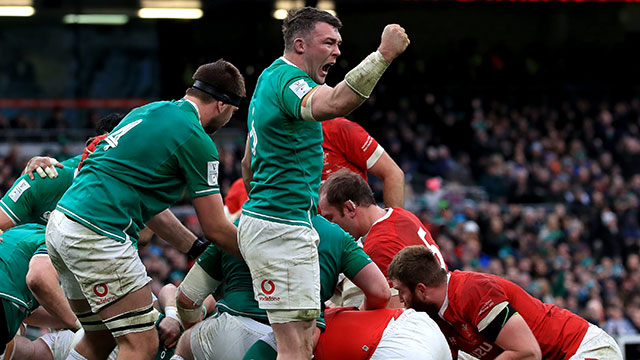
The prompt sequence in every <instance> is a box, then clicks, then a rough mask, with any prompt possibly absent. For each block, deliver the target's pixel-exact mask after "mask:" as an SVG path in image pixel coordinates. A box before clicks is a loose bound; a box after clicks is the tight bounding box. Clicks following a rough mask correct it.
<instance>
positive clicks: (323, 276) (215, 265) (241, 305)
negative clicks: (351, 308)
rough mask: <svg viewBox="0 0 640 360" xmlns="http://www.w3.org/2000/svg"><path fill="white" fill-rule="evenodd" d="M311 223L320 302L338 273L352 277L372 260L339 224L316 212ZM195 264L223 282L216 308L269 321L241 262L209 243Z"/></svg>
mask: <svg viewBox="0 0 640 360" xmlns="http://www.w3.org/2000/svg"><path fill="white" fill-rule="evenodd" d="M312 223H313V224H312V225H313V227H314V228H315V229H316V231H317V232H318V235H319V236H320V244H319V245H318V258H319V262H320V288H321V290H320V301H322V302H325V301H327V300H329V299H330V298H331V296H333V293H334V291H335V288H336V285H337V283H338V275H339V274H340V273H344V274H345V275H346V276H347V277H348V278H353V277H354V276H356V274H358V272H359V271H360V270H362V268H364V267H365V266H366V265H367V264H369V263H370V262H371V259H370V258H369V256H368V255H367V254H365V252H364V250H362V248H361V247H360V246H358V244H357V243H356V242H355V240H354V239H353V238H352V237H351V235H349V234H348V233H346V232H345V231H344V230H342V229H341V228H340V227H339V226H338V225H336V224H334V223H331V222H329V221H328V220H326V219H325V218H323V217H322V216H320V215H316V216H315V217H314V218H313V222H312ZM198 265H200V266H201V267H202V269H204V270H205V271H206V272H207V273H208V274H209V276H211V277H212V278H214V279H216V280H218V281H221V282H224V283H225V285H226V288H225V293H224V299H222V300H220V301H219V302H218V303H217V305H216V308H217V310H218V311H221V312H228V313H230V314H231V315H240V316H246V317H250V318H252V319H254V320H257V321H261V322H266V321H268V320H267V314H266V312H265V311H264V310H262V309H260V308H258V302H257V301H256V300H255V298H254V295H253V285H252V282H251V273H250V272H249V267H247V265H246V264H245V263H244V261H242V260H239V259H237V258H235V257H233V256H231V255H229V254H227V253H225V252H224V251H222V250H220V249H219V248H217V247H216V246H215V245H213V244H212V245H209V247H208V248H207V249H206V250H205V252H204V253H203V254H202V255H201V256H200V258H199V259H198ZM318 323H319V325H324V319H322V318H320V319H318Z"/></svg>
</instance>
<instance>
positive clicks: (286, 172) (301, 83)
mask: <svg viewBox="0 0 640 360" xmlns="http://www.w3.org/2000/svg"><path fill="white" fill-rule="evenodd" d="M315 86H317V84H316V83H315V82H314V81H313V80H312V79H311V78H310V77H309V75H307V74H306V73H305V72H304V71H302V70H301V69H299V68H298V67H297V66H295V65H293V64H292V63H291V62H289V61H287V60H286V59H284V58H279V59H277V60H276V61H274V62H273V63H272V64H271V66H269V67H268V68H266V69H265V70H264V71H263V72H262V74H261V75H260V77H259V78H258V83H257V84H256V90H255V91H254V93H253V97H252V98H251V104H250V105H249V118H248V123H247V126H248V128H249V141H250V151H251V170H252V172H253V181H252V182H251V192H250V193H249V201H247V203H246V204H245V205H244V208H243V209H242V213H243V214H245V215H248V216H252V217H257V218H261V219H263V220H267V221H273V222H278V223H283V224H288V225H302V226H307V227H310V226H311V225H310V223H311V218H313V216H314V215H315V214H316V213H317V208H318V189H319V187H320V175H321V174H322V126H321V125H320V123H319V122H315V121H306V120H303V119H302V118H301V116H300V104H301V103H302V99H303V98H304V96H305V95H306V94H308V93H309V91H311V89H313V87H315Z"/></svg>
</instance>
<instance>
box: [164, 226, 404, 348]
mask: <svg viewBox="0 0 640 360" xmlns="http://www.w3.org/2000/svg"><path fill="white" fill-rule="evenodd" d="M312 224H313V226H314V228H315V229H316V230H317V231H318V234H319V236H320V244H319V246H318V253H319V259H320V281H321V294H320V298H321V300H322V301H325V300H327V299H329V298H330V297H331V295H332V294H333V291H334V290H335V286H336V284H337V283H338V276H339V274H340V273H344V274H345V275H346V276H347V277H348V278H350V279H352V280H353V281H354V283H355V284H356V285H358V286H360V287H361V288H362V290H363V291H364V293H365V294H366V300H365V303H364V308H367V309H378V308H383V307H385V306H386V304H387V301H388V299H389V297H390V294H391V293H390V291H389V289H388V286H387V284H386V280H384V276H381V275H382V273H381V272H380V269H378V267H377V266H376V265H375V264H373V263H372V262H371V259H369V257H368V256H367V255H366V254H365V253H364V251H363V250H362V248H360V247H359V246H358V245H357V244H356V242H355V240H354V239H353V238H352V237H351V236H350V235H349V234H347V233H345V232H344V231H343V230H342V229H340V227H339V226H337V225H335V224H332V223H330V222H329V221H327V220H326V219H324V218H323V217H322V216H319V215H316V216H315V217H314V218H313V220H312ZM221 283H224V284H225V294H224V298H223V299H222V300H220V301H218V303H217V304H216V309H217V313H216V314H215V315H214V316H212V317H209V318H207V319H205V320H204V321H202V322H200V323H198V324H197V325H196V326H195V327H193V328H191V329H189V330H187V331H186V332H185V334H184V336H183V337H182V338H181V340H180V342H179V344H178V349H177V351H176V354H177V355H178V356H175V357H174V358H173V359H181V358H183V359H187V360H189V359H194V358H195V359H242V357H243V356H244V353H245V352H246V351H247V350H248V349H249V347H251V345H253V343H254V342H255V341H257V340H258V339H260V337H261V336H262V335H266V334H267V333H268V332H270V331H271V328H270V327H269V326H268V324H269V322H268V318H267V314H266V312H265V310H263V309H260V308H259V307H258V302H257V301H256V300H255V298H254V294H253V290H252V285H251V283H252V281H251V274H250V273H249V268H248V267H247V265H246V264H245V263H244V262H243V261H241V260H239V259H236V258H234V257H233V256H231V255H229V254H227V253H225V252H223V251H221V250H220V249H218V248H217V247H215V245H211V246H209V248H208V249H207V250H206V251H205V252H204V254H202V256H201V257H200V259H198V262H197V263H196V264H195V265H194V266H193V267H192V268H191V270H190V271H189V273H188V274H187V276H186V278H185V280H184V281H183V282H182V284H180V286H179V288H178V289H179V291H178V302H177V305H178V314H179V315H180V316H181V318H182V320H183V323H185V325H186V324H189V323H192V322H194V321H196V320H199V317H200V315H201V313H202V311H200V304H201V303H202V301H203V299H205V298H206V296H207V295H209V294H210V293H212V292H213V291H215V289H216V288H217V287H218V285H219V284H221ZM273 286H274V284H273V283H271V282H269V281H265V282H263V283H262V284H261V287H262V288H263V289H264V290H263V291H265V292H267V293H269V292H270V291H273V290H274V289H273ZM319 321H320V322H322V318H321V319H320V320H319ZM321 325H322V324H320V323H319V326H321Z"/></svg>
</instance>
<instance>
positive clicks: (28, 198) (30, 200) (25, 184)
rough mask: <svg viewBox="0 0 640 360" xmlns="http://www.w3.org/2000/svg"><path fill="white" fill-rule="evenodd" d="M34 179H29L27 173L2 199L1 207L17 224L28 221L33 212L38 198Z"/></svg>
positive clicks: (0, 200)
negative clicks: (32, 209)
mask: <svg viewBox="0 0 640 360" xmlns="http://www.w3.org/2000/svg"><path fill="white" fill-rule="evenodd" d="M36 179H38V177H37V176H36ZM34 181H36V180H31V179H29V176H28V175H26V174H25V175H22V176H21V177H19V178H18V180H16V182H15V183H14V184H13V186H12V187H11V189H9V191H8V192H7V193H6V194H5V195H4V196H3V197H2V199H0V209H1V210H2V211H3V212H4V213H5V214H6V215H7V216H8V217H9V218H10V219H11V221H13V223H14V224H15V225H19V224H21V223H22V222H24V221H27V219H28V218H29V216H30V214H31V208H32V206H33V205H34V201H35V199H37V194H36V188H35V187H34V186H32V185H33V183H34Z"/></svg>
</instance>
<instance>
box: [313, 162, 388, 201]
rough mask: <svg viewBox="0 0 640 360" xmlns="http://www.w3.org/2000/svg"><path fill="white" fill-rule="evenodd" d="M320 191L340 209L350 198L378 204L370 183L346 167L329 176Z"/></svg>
mask: <svg viewBox="0 0 640 360" xmlns="http://www.w3.org/2000/svg"><path fill="white" fill-rule="evenodd" d="M319 193H320V196H322V195H324V196H326V198H327V202H328V203H329V204H330V205H332V206H334V207H336V208H338V209H340V211H342V206H343V204H344V202H345V201H349V200H351V201H353V202H355V203H356V204H358V205H363V206H368V205H375V204H376V200H375V198H374V197H373V191H371V188H370V187H369V184H367V183H366V182H365V181H364V179H363V178H362V177H361V176H360V175H358V174H356V173H354V172H353V171H349V170H346V169H342V170H339V171H336V172H335V173H333V175H331V176H329V178H328V179H327V180H326V181H325V182H324V183H323V184H322V185H321V186H320V191H319Z"/></svg>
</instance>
